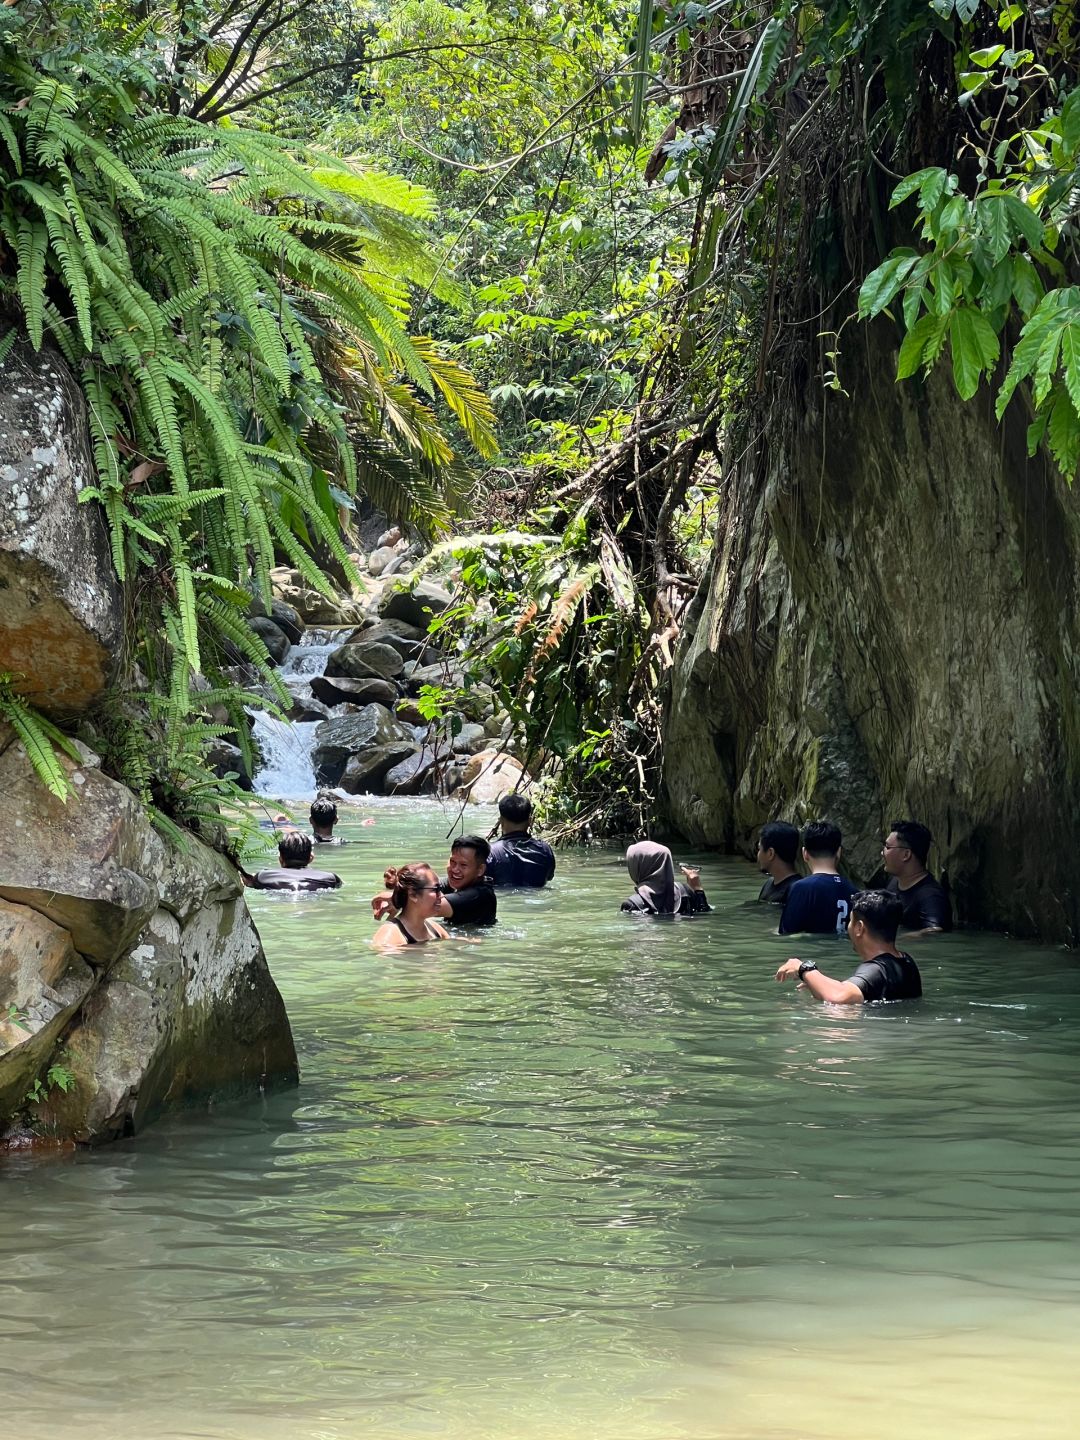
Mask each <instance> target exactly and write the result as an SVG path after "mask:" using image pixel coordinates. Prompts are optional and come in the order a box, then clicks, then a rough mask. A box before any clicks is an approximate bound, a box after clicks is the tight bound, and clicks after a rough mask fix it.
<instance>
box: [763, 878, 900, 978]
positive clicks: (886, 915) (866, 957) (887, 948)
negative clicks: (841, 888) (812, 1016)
mask: <svg viewBox="0 0 1080 1440" xmlns="http://www.w3.org/2000/svg"><path fill="white" fill-rule="evenodd" d="M902 912H903V906H902V905H901V903H900V901H899V900H898V899H897V897H896V896H895V895H890V894H889V892H888V891H887V890H860V891H859V892H858V894H857V895H855V896H854V897H853V899H852V901H851V914H850V915H849V917H848V938H849V939H850V941H851V945H852V949H853V950H854V951H855V953H856V955H858V957H859V964H858V965H857V966H856V967H855V973H854V974H853V975H850V976H849V977H848V978H847V979H846V980H833V979H832V978H831V977H830V976H828V975H823V974H822V973H821V971H820V970H819V969H818V968H817V966H816V965H815V964H814V962H813V960H800V959H798V957H795V958H793V959H791V960H785V961H784V963H783V965H781V966H780V968H779V970H777V972H776V978H777V980H779V981H780V982H781V983H782V982H783V981H785V980H787V979H789V978H790V977H792V976H795V975H797V976H798V977H799V979H800V980H801V981H802V983H803V985H805V986H806V988H807V990H809V991H810V993H811V994H812V995H813V996H814V997H815V999H817V1000H824V1001H826V1002H827V1003H828V1004H830V1005H862V1004H864V1003H868V1002H871V1001H874V1000H918V998H919V996H920V995H921V994H922V977H921V975H920V974H919V967H918V966H917V965H916V964H915V961H914V960H913V959H912V958H911V956H910V955H908V954H907V953H906V952H905V951H903V950H898V949H897V948H896V932H897V929H898V928H899V926H900V916H901V914H902Z"/></svg>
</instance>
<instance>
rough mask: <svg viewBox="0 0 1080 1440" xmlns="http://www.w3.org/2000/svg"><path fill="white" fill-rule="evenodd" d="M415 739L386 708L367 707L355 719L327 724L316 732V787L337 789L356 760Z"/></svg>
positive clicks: (346, 716) (347, 717) (312, 758)
mask: <svg viewBox="0 0 1080 1440" xmlns="http://www.w3.org/2000/svg"><path fill="white" fill-rule="evenodd" d="M411 738H412V737H411V736H410V735H409V734H408V732H407V731H406V730H405V727H404V726H403V725H399V724H398V722H397V721H396V720H395V719H394V717H393V716H392V715H391V714H390V711H389V710H388V709H387V708H386V706H385V705H365V706H364V708H363V709H362V710H358V711H357V712H356V714H355V715H343V716H341V717H340V718H335V719H333V720H325V721H324V722H323V723H322V724H321V725H320V726H319V728H318V730H316V731H315V745H314V747H313V748H312V752H311V763H312V765H313V766H314V768H315V778H316V783H317V784H319V785H337V784H338V783H339V782H340V780H341V778H342V776H343V775H344V773H345V767H346V765H347V764H348V763H349V760H350V759H351V758H352V756H354V755H360V754H362V753H363V752H364V751H366V750H371V749H374V748H375V747H376V746H381V745H390V744H393V743H394V742H399V743H400V742H402V741H409V740H411ZM410 748H411V747H410Z"/></svg>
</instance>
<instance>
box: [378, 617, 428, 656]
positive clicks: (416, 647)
mask: <svg viewBox="0 0 1080 1440" xmlns="http://www.w3.org/2000/svg"><path fill="white" fill-rule="evenodd" d="M359 638H360V639H362V640H364V641H365V642H368V643H370V642H371V641H373V640H377V641H378V642H379V644H380V645H392V646H393V647H394V649H395V650H396V651H397V652H398V654H399V655H400V656H401V658H402V659H403V660H419V659H420V658H421V656H422V655H423V654H424V653H425V651H427V650H429V649H430V648H431V647H430V645H429V644H428V638H427V635H426V634H425V632H424V631H423V630H421V629H420V627H419V626H417V625H410V624H409V623H408V621H407V620H377V621H376V622H375V623H374V624H373V625H370V626H369V627H368V628H367V629H365V630H364V631H363V632H362V633H361V635H360V637H359ZM436 653H437V652H436Z"/></svg>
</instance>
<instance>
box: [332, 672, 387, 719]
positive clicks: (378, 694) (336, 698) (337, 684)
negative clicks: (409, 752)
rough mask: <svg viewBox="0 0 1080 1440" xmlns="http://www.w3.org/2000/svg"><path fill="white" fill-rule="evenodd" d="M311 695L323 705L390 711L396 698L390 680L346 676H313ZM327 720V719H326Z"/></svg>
mask: <svg viewBox="0 0 1080 1440" xmlns="http://www.w3.org/2000/svg"><path fill="white" fill-rule="evenodd" d="M311 693H312V694H313V695H314V696H315V697H316V699H318V700H321V701H322V702H323V704H324V705H372V704H374V705H385V706H386V708H387V709H388V710H389V709H392V708H393V706H394V704H395V703H396V701H397V698H398V691H397V686H396V685H395V684H394V682H393V681H392V680H350V679H349V678H348V677H347V676H340V675H339V676H334V677H333V678H332V679H331V677H330V676H329V675H315V676H313V677H312V680H311ZM327 718H329V717H327Z"/></svg>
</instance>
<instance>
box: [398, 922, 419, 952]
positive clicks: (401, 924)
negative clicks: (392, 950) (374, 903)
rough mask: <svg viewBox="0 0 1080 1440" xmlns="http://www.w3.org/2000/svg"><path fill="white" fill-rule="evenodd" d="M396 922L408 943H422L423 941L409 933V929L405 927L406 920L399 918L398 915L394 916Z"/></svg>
mask: <svg viewBox="0 0 1080 1440" xmlns="http://www.w3.org/2000/svg"><path fill="white" fill-rule="evenodd" d="M394 924H395V925H396V926H397V928H398V929H399V930H400V931H401V933H402V935H404V936H405V944H406V945H420V944H421V943H422V942H421V941H420V940H417V939H416V938H415V936H412V935H410V934H409V932H408V930H406V929H405V924H404V921H402V920H399V919H398V918H397V917H396V916H395V917H394Z"/></svg>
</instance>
